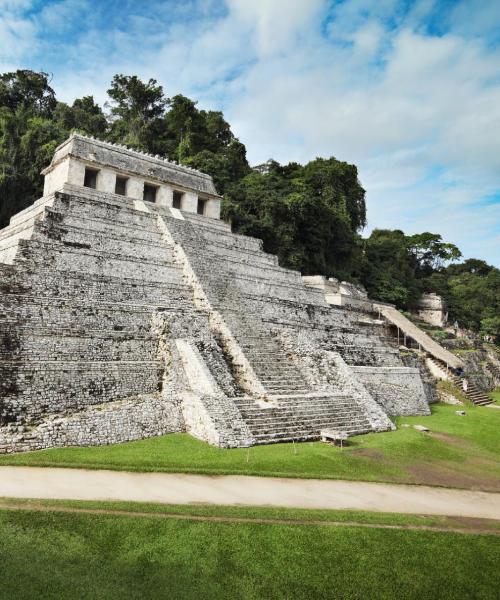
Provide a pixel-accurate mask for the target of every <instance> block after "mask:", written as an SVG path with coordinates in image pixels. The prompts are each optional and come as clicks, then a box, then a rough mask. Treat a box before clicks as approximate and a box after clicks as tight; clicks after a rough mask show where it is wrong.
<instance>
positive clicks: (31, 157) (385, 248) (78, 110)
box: [0, 70, 500, 340]
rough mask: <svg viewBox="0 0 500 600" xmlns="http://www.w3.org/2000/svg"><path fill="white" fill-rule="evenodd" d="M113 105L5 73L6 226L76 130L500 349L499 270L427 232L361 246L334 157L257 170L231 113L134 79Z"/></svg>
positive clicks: (277, 245)
mask: <svg viewBox="0 0 500 600" xmlns="http://www.w3.org/2000/svg"><path fill="white" fill-rule="evenodd" d="M108 96H109V102H108V103H107V105H106V111H105V110H103V109H102V108H101V107H100V106H99V105H98V104H97V103H96V102H95V101H94V99H93V97H92V96H85V97H83V98H79V99H76V100H75V101H74V102H73V103H72V104H71V105H68V104H66V103H64V102H60V101H58V100H57V98H56V94H55V92H54V90H53V89H52V88H51V87H50V84H49V78H48V76H47V75H46V74H45V73H35V72H32V71H28V70H18V71H16V72H13V73H5V74H3V75H0V227H3V226H5V225H6V224H7V223H8V220H9V218H10V216H12V215H13V214H15V213H16V212H18V211H19V210H21V209H23V208H25V207H26V206H27V205H29V204H30V203H32V202H33V201H34V200H35V199H36V198H38V197H39V196H40V195H41V193H42V177H41V175H40V171H41V169H42V168H44V167H45V166H47V164H48V163H49V162H50V160H51V158H52V154H53V152H54V150H55V148H56V147H57V145H58V144H60V143H61V142H62V141H63V140H64V139H65V138H67V137H68V135H69V134H70V132H71V131H72V130H74V129H77V130H80V131H82V132H83V133H86V134H89V135H94V136H97V137H99V138H102V139H107V140H110V141H114V142H119V143H124V144H127V145H128V146H130V147H133V148H136V149H138V150H144V151H147V152H151V153H154V154H160V155H164V156H168V157H169V158H171V159H173V160H177V161H179V162H181V163H184V164H187V165H190V166H192V167H195V168H198V169H200V170H202V171H204V172H206V173H209V174H210V175H212V176H213V178H214V181H215V184H216V186H217V189H218V190H219V192H220V193H223V194H225V202H224V205H223V214H224V216H225V217H226V218H228V219H230V220H231V221H232V223H233V227H234V229H235V231H239V232H240V233H244V234H247V235H253V236H255V237H259V238H261V239H263V240H264V248H265V250H266V251H268V252H272V253H275V254H277V255H278V256H279V258H280V263H281V265H282V266H284V267H290V268H294V269H298V270H300V271H302V273H303V274H306V275H311V274H322V275H325V276H327V277H338V278H340V279H348V280H352V281H358V282H361V283H362V284H364V285H365V286H366V288H367V290H368V292H369V294H370V295H371V296H372V297H373V298H375V299H378V300H382V301H386V302H391V303H394V304H396V305H397V306H398V307H399V308H410V307H412V306H413V305H414V304H415V302H416V300H417V298H418V297H419V295H420V293H421V292H422V291H435V292H437V293H439V294H441V295H443V296H444V297H445V299H446V301H447V303H448V305H449V312H450V319H451V321H452V322H453V321H454V320H458V322H459V324H460V326H461V327H468V328H471V329H473V330H475V331H481V332H482V333H484V334H490V335H492V336H495V335H496V336H498V337H497V339H498V340H500V316H499V315H500V270H498V269H496V268H495V267H492V266H490V265H488V264H486V263H485V262H484V261H481V260H475V259H471V260H466V261H465V262H462V263H458V264H453V261H457V260H459V259H460V257H461V254H460V251H459V249H458V248H456V247H455V246H454V245H453V244H448V243H446V242H444V241H443V240H442V239H441V236H439V235H437V234H433V233H429V232H425V233H422V234H419V235H412V236H407V235H405V234H404V233H403V232H402V231H399V230H394V231H390V230H375V231H373V232H372V233H371V235H370V236H369V237H368V238H363V237H362V236H361V232H362V230H363V228H364V226H365V225H366V206H365V190H364V189H363V187H362V185H361V184H360V182H359V180H358V172H357V168H356V166H354V165H350V164H348V163H345V162H342V161H341V160H337V159H336V158H334V157H330V158H316V159H315V160H312V161H311V162H309V163H308V164H306V165H299V164H297V163H290V164H288V165H280V164H279V163H277V162H276V161H273V160H270V161H268V162H267V163H266V164H264V165H260V166H258V167H255V168H251V167H250V166H249V164H248V161H247V159H246V148H245V146H244V144H243V143H242V142H241V141H240V140H238V139H237V138H236V137H235V135H234V133H233V132H232V131H231V127H230V124H229V123H228V122H227V121H226V120H225V119H224V115H223V114H222V112H220V111H210V110H202V109H200V108H199V107H198V106H197V103H196V102H195V101H193V100H191V99H190V98H186V97H185V96H182V95H179V94H177V95H174V96H172V97H167V96H166V95H165V92H164V90H163V88H162V86H161V85H159V84H158V82H157V81H155V80H154V79H150V80H149V81H147V82H143V81H141V80H140V79H139V78H138V77H137V76H127V75H115V77H114V78H113V81H112V82H111V85H110V88H109V90H108ZM450 262H451V263H452V264H450Z"/></svg>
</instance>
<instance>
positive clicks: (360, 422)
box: [235, 394, 373, 444]
mask: <svg viewBox="0 0 500 600" xmlns="http://www.w3.org/2000/svg"><path fill="white" fill-rule="evenodd" d="M235 402H236V405H237V406H238V408H239V410H240V412H241V415H242V417H243V419H244V421H245V422H246V423H247V425H248V427H249V429H250V431H251V432H252V435H253V437H254V438H255V440H256V443H257V444H272V443H274V442H293V441H295V442H298V441H306V440H317V439H319V437H320V431H321V430H322V429H326V428H328V429H337V430H339V431H342V432H344V433H346V434H347V435H348V436H349V437H351V436H353V435H360V434H363V433H369V432H371V431H373V428H372V426H371V425H370V423H369V422H368V420H367V418H366V416H365V414H364V411H362V410H361V408H360V407H359V406H358V405H357V404H355V403H354V402H353V400H352V398H350V397H348V396H346V395H338V396H325V395H313V394H310V395H307V396H306V395H297V396H287V397H283V398H281V399H274V400H273V403H272V404H270V405H269V406H264V405H263V403H262V402H257V401H255V400H254V399H253V398H249V397H240V398H236V399H235Z"/></svg>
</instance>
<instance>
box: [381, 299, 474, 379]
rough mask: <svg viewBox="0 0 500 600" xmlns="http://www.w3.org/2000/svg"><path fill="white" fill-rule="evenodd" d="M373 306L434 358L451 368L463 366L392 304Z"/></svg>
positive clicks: (455, 357)
mask: <svg viewBox="0 0 500 600" xmlns="http://www.w3.org/2000/svg"><path fill="white" fill-rule="evenodd" d="M374 307H375V308H376V309H377V310H378V311H379V312H380V314H381V315H382V316H383V317H384V318H385V319H386V320H387V321H388V322H389V323H391V324H392V325H394V326H395V327H398V328H399V329H400V330H401V331H402V332H403V333H404V334H405V335H406V336H408V337H410V338H411V339H412V340H414V341H415V342H416V343H417V344H419V345H420V346H421V347H422V348H423V349H424V350H425V351H426V352H428V353H429V354H430V355H431V356H433V357H434V358H435V359H437V360H439V361H441V362H442V363H444V364H445V365H448V366H450V367H453V368H458V367H463V364H462V361H461V360H460V359H459V358H458V357H457V356H455V355H454V354H452V353H451V352H450V351H449V350H446V348H443V346H441V345H440V344H438V343H437V342H436V341H435V340H433V339H432V338H431V337H430V336H429V335H427V334H426V333H425V332H424V331H422V330H421V329H420V328H419V327H417V326H416V325H415V324H414V323H412V322H411V321H410V320H409V319H407V318H406V317H405V316H404V315H403V314H401V313H400V312H399V310H397V309H396V308H394V306H388V305H385V304H377V303H375V304H374Z"/></svg>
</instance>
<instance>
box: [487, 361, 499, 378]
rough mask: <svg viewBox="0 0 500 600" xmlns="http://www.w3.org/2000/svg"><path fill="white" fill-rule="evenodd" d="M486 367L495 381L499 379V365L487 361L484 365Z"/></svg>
mask: <svg viewBox="0 0 500 600" xmlns="http://www.w3.org/2000/svg"><path fill="white" fill-rule="evenodd" d="M486 368H487V369H488V371H489V372H490V374H491V376H492V377H493V379H494V380H495V381H500V367H499V366H498V365H495V364H493V363H488V364H487V365H486Z"/></svg>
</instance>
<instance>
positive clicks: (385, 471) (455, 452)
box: [0, 405, 500, 491]
mask: <svg viewBox="0 0 500 600" xmlns="http://www.w3.org/2000/svg"><path fill="white" fill-rule="evenodd" d="M458 408H460V407H458ZM456 409H457V407H456V406H447V405H437V406H435V407H433V414H432V416H430V417H405V418H399V419H398V420H397V421H398V424H399V425H402V424H404V423H409V424H415V423H422V424H425V425H427V426H428V427H429V429H431V433H430V434H425V433H421V432H418V431H416V430H414V429H413V428H399V429H398V431H395V432H388V433H378V434H370V435H366V436H359V437H357V438H353V440H352V442H351V445H350V446H349V447H348V448H344V450H342V451H341V450H340V449H339V448H335V447H332V446H329V445H325V444H321V443H319V442H315V443H304V444H296V445H293V444H278V445H272V446H260V447H254V448H251V449H249V450H247V449H236V450H222V449H219V448H214V447H211V446H209V445H207V444H205V443H203V442H200V441H197V440H195V439H193V438H191V437H190V436H188V435H185V434H174V435H168V436H163V437H158V438H151V439H148V440H142V441H138V442H130V443H128V444H120V445H115V446H101V447H93V448H64V449H52V450H44V451H40V452H32V453H27V454H17V455H7V456H1V457H0V466H1V465H6V464H10V465H30V466H59V467H60V466H64V467H85V468H104V469H117V470H130V471H164V472H190V473H209V474H249V475H250V474H251V475H268V476H271V475H274V476H289V477H318V478H337V479H352V480H365V481H394V482H406V483H429V484H434V485H445V486H451V487H464V488H478V489H489V490H498V491H500V461H499V460H498V456H499V454H500V435H499V431H500V411H495V410H493V409H488V408H483V407H472V406H467V407H466V411H467V416H466V417H459V416H457V415H455V410H456Z"/></svg>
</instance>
